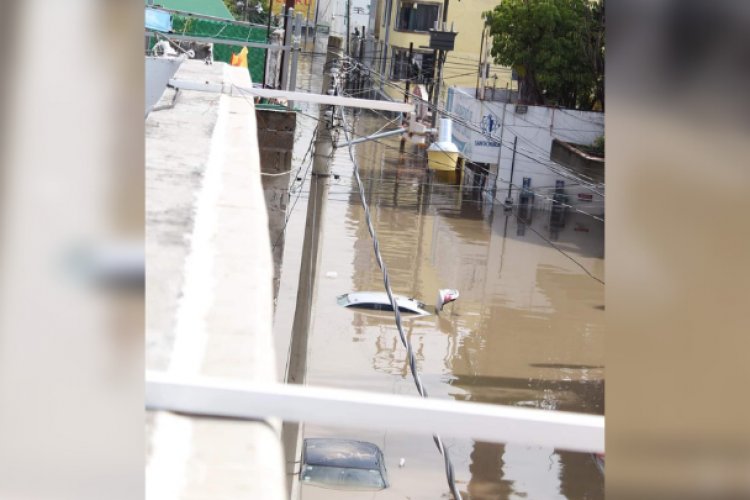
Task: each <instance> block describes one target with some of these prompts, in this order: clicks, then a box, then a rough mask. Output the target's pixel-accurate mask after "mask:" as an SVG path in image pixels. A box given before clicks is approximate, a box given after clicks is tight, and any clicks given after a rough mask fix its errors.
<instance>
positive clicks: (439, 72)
mask: <svg viewBox="0 0 750 500" xmlns="http://www.w3.org/2000/svg"><path fill="white" fill-rule="evenodd" d="M437 58H438V60H437V64H438V69H437V78H436V79H435V83H434V85H433V96H432V101H433V103H432V128H435V127H436V126H437V118H438V103H439V102H440V81H441V80H442V79H443V62H444V61H445V51H443V50H438V56H437Z"/></svg>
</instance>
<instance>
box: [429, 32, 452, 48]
mask: <svg viewBox="0 0 750 500" xmlns="http://www.w3.org/2000/svg"><path fill="white" fill-rule="evenodd" d="M456 35H458V33H456V32H454V31H437V30H430V48H431V49H435V50H453V48H454V47H455V46H456Z"/></svg>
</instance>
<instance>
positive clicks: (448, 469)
mask: <svg viewBox="0 0 750 500" xmlns="http://www.w3.org/2000/svg"><path fill="white" fill-rule="evenodd" d="M337 89H338V91H339V92H340V91H341V88H340V86H339V85H337ZM338 112H339V115H340V116H341V121H342V124H343V127H342V128H343V129H344V137H345V139H346V142H347V146H348V148H349V158H350V159H351V160H352V164H353V165H354V177H355V179H356V180H357V185H358V186H359V196H360V201H361V202H362V208H363V209H364V214H365V220H366V222H367V230H368V231H369V233H370V237H372V246H373V250H374V252H375V259H376V260H377V262H378V267H380V270H381V272H382V274H383V285H384V286H385V292H386V294H387V295H388V300H389V301H390V303H391V307H392V308H393V313H394V316H395V318H396V328H397V329H398V335H399V337H400V339H401V343H402V344H403V346H404V347H405V348H406V356H407V358H408V360H409V369H410V370H411V374H412V377H413V378H414V384H415V385H416V387H417V392H418V393H419V395H420V396H421V397H423V398H426V397H428V395H427V389H425V387H424V384H423V383H422V379H421V378H420V376H419V372H418V370H417V357H416V356H415V354H414V349H413V347H412V345H411V342H410V341H409V339H408V338H407V337H406V334H405V333H404V327H403V325H402V323H401V312H400V311H399V308H398V305H397V304H396V298H395V297H394V295H393V290H392V288H391V280H390V277H389V275H388V268H387V266H386V264H385V262H383V256H382V255H381V253H380V243H379V242H378V236H377V234H376V233H375V228H374V227H373V225H372V216H371V214H370V206H369V205H368V203H367V197H366V196H365V186H364V183H363V182H362V179H361V177H360V175H359V164H358V163H357V159H356V158H355V156H354V148H353V146H352V144H351V139H350V136H349V123H348V121H347V119H346V115H345V114H344V111H343V108H342V107H339V108H338ZM432 439H433V441H435V446H437V449H438V451H440V454H441V455H442V456H443V460H444V462H445V476H446V479H447V480H448V486H449V487H450V490H451V493H452V494H453V497H454V499H455V500H461V493H460V492H459V491H458V487H457V486H456V480H455V473H454V470H453V463H452V462H451V459H450V454H449V453H448V450H447V449H446V448H445V446H444V445H443V441H442V439H440V436H439V435H437V434H433V435H432Z"/></svg>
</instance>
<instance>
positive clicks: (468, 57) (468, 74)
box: [373, 0, 513, 100]
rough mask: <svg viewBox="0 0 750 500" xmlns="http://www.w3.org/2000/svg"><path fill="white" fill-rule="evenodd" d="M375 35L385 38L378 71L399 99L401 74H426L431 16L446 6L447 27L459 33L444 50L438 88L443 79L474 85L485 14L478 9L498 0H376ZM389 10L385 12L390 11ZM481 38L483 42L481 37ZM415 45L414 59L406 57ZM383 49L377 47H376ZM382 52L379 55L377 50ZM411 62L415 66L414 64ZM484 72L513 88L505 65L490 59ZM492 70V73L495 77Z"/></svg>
mask: <svg viewBox="0 0 750 500" xmlns="http://www.w3.org/2000/svg"><path fill="white" fill-rule="evenodd" d="M377 2H378V3H377V13H376V16H375V17H376V19H375V26H374V33H373V35H374V36H375V38H376V39H377V40H378V41H379V42H380V43H381V44H385V46H386V47H385V54H386V57H385V59H384V60H382V66H378V67H379V68H380V69H381V71H382V72H383V73H384V74H385V75H387V77H388V78H389V79H390V80H391V82H393V83H394V84H395V85H394V86H386V88H384V91H385V92H386V93H387V94H388V95H390V96H391V97H393V98H394V99H398V100H401V99H403V94H402V93H401V92H400V91H399V89H401V88H404V82H405V80H406V79H409V78H411V79H415V78H418V77H419V75H420V74H421V75H422V76H423V78H426V79H427V80H430V79H431V77H432V68H433V65H434V56H433V51H432V50H430V49H426V48H424V47H427V46H428V45H429V40H430V36H429V32H428V30H429V29H431V28H432V27H433V25H434V23H435V21H442V20H443V11H444V9H446V8H447V9H448V16H447V21H446V24H447V29H448V30H450V29H451V27H452V28H453V30H454V31H455V32H457V33H458V35H457V36H456V41H455V42H456V43H455V50H453V51H451V52H448V54H447V57H446V61H445V65H444V68H443V80H444V84H443V88H446V87H447V86H448V85H460V86H475V85H476V83H477V76H478V73H479V62H480V58H481V54H480V53H481V52H482V51H483V42H482V38H483V36H485V33H484V20H483V19H482V13H483V12H485V11H488V10H492V9H493V8H494V7H495V5H497V0H474V1H471V2H468V1H464V2H458V1H457V0H454V1H453V2H450V3H449V2H448V1H446V2H442V1H431V0H377ZM389 13H390V15H389ZM488 39H489V38H486V39H485V45H486V40H488ZM410 43H412V44H413V45H414V65H409V63H408V51H409V44H410ZM381 54H382V53H381ZM381 57H382V55H381ZM415 66H416V67H415ZM488 76H489V78H490V79H491V80H492V82H493V84H495V85H496V86H497V87H498V88H505V85H506V84H508V85H509V86H510V87H511V88H513V82H512V81H511V70H510V69H509V68H505V67H501V66H497V65H494V64H492V65H490V68H489V72H488ZM495 76H496V78H494V77H495Z"/></svg>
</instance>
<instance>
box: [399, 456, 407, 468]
mask: <svg viewBox="0 0 750 500" xmlns="http://www.w3.org/2000/svg"><path fill="white" fill-rule="evenodd" d="M404 465H406V459H405V458H402V459H401V460H399V461H398V466H399V467H403V466H404Z"/></svg>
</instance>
